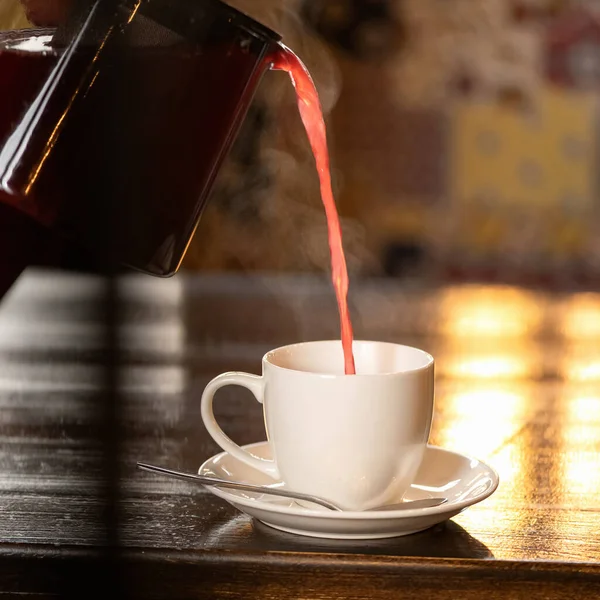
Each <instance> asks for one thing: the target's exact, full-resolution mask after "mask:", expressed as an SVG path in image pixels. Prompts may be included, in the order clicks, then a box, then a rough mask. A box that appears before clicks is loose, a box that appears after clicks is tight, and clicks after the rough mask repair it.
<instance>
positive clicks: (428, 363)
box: [262, 340, 435, 378]
mask: <svg viewBox="0 0 600 600" xmlns="http://www.w3.org/2000/svg"><path fill="white" fill-rule="evenodd" d="M332 343H334V344H335V343H337V344H340V345H341V343H342V342H341V340H310V341H306V342H296V343H294V344H286V345H285V346H279V347H278V348H273V349H272V350H269V351H268V352H266V353H265V355H264V356H263V358H262V363H263V365H269V367H270V368H273V369H276V370H279V371H284V372H286V373H301V374H302V375H304V376H306V377H311V376H312V377H321V378H322V377H325V378H342V377H354V378H356V377H359V378H375V377H398V376H404V375H409V374H411V373H419V372H421V371H426V370H427V369H430V368H432V367H433V366H434V365H435V359H434V358H433V356H432V355H431V354H430V353H429V352H427V351H425V350H423V349H422V348H417V347H416V346H409V345H407V344H398V343H396V342H384V341H377V340H353V345H354V344H378V345H386V346H397V347H401V348H406V349H408V350H412V351H415V352H418V353H419V354H421V355H423V357H424V358H425V364H423V365H422V366H420V367H415V368H412V369H409V368H407V369H403V370H401V371H387V372H383V373H356V374H355V375H347V374H346V373H320V372H316V371H302V370H300V369H292V368H289V367H282V366H281V365H278V364H275V363H274V362H272V361H271V358H272V357H273V355H274V354H275V353H278V352H281V351H283V350H289V349H292V348H295V347H298V346H309V345H317V344H332Z"/></svg>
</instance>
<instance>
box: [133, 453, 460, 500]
mask: <svg viewBox="0 0 600 600" xmlns="http://www.w3.org/2000/svg"><path fill="white" fill-rule="evenodd" d="M137 466H138V467H139V468H140V469H142V470H143V471H150V472H151V473H159V474H160V475H166V476H167V477H174V478H176V479H188V480H190V479H191V480H193V481H196V482H197V483H201V484H202V485H212V486H218V487H224V488H231V489H234V490H240V491H243V492H258V493H259V494H269V495H271V496H281V497H284V498H292V499H293V500H305V501H307V502H313V503H314V504H320V505H321V506H324V507H325V508H329V509H330V510H337V511H343V510H344V509H343V508H340V507H339V506H338V505H337V504H334V503H333V502H330V501H329V500H324V499H323V498H319V497H317V496H311V495H309V494H302V493H300V492H290V491H288V490H280V489H276V488H270V487H266V486H262V485H251V484H249V483H240V482H237V481H228V480H226V479H218V478H217V477H206V476H204V475H196V474H195V473H184V472H183V471H173V470H172V469H165V468H164V467H158V466H156V465H149V464H146V463H141V462H138V463H137ZM445 502H448V498H423V499H422V500H409V501H407V502H399V503H397V504H387V505H385V506H378V507H377V508H369V509H368V510H369V511H376V510H413V509H416V508H432V507H434V506H439V505H440V504H444V503H445Z"/></svg>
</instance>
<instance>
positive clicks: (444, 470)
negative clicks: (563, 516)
mask: <svg viewBox="0 0 600 600" xmlns="http://www.w3.org/2000/svg"><path fill="white" fill-rule="evenodd" d="M244 448H245V449H246V450H249V451H250V452H251V453H252V454H254V455H255V456H259V457H261V458H267V459H270V458H271V449H270V446H269V443H268V442H259V443H257V444H250V445H248V446H244ZM198 473H199V474H200V475H206V476H212V477H219V478H221V479H230V480H232V481H243V482H244V483H251V484H255V485H269V486H271V487H275V488H277V487H281V486H282V484H281V483H279V484H278V483H273V480H272V479H270V478H269V477H268V476H267V475H265V474H263V473H260V472H259V471H257V470H256V469H253V468H252V467H249V466H247V465H245V464H244V463H242V462H240V461H239V460H237V459H235V458H233V457H232V456H230V455H229V454H227V452H223V453H221V454H217V455H216V456H213V458H211V459H209V460H207V461H206V462H205V463H204V464H203V465H202V466H201V467H200V469H199V470H198ZM498 482H499V480H498V475H497V473H496V472H495V471H494V470H493V469H492V468H491V467H489V466H488V465H486V464H485V463H482V462H481V461H478V460H475V459H472V458H469V457H467V456H463V455H462V454H458V453H456V452H450V451H449V450H443V449H442V448H437V447H435V446H428V447H427V450H426V452H425V456H424V458H423V462H422V464H421V467H420V469H419V472H418V473H417V477H416V479H415V483H414V484H413V485H412V486H411V488H410V490H409V491H408V492H407V493H406V495H405V499H406V500H417V499H419V498H432V497H438V496H441V497H445V498H448V502H447V503H445V504H442V505H441V506H436V507H434V508H422V509H414V510H395V511H378V512H354V511H348V512H335V511H330V510H328V509H326V508H321V507H316V508H315V509H314V510H312V509H308V508H304V507H302V506H300V505H299V504H296V502H294V501H293V500H289V499H286V498H277V497H276V496H267V495H265V494H253V493H249V492H239V491H237V490H226V489H219V488H215V487H208V488H207V489H209V490H210V491H211V492H212V493H213V494H215V495H217V496H219V497H220V498H223V499H224V500H227V502H229V503H230V504H232V505H233V506H235V507H236V508H237V509H238V510H240V511H242V512H243V513H246V514H247V515H249V516H251V517H254V518H256V519H258V520H259V521H261V522H262V523H264V524H265V525H269V526H270V527H274V528H275V529H280V530H281V531H286V532H288V533H294V534H296V535H306V536H311V537H319V538H334V539H355V540H360V539H378V538H390V537H397V536H401V535H408V534H411V533H416V532H418V531H423V530H424V529H428V528H429V527H433V526H434V525H437V524H438V523H441V522H442V521H445V520H447V519H450V518H451V517H454V516H455V515H457V514H458V513H460V512H462V511H463V510H464V509H465V508H467V507H469V506H472V505H473V504H476V503H477V502H481V501H482V500H484V499H485V498H487V497H488V496H490V495H491V494H493V493H494V491H495V490H496V488H497V487H498Z"/></svg>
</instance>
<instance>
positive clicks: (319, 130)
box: [271, 46, 356, 375]
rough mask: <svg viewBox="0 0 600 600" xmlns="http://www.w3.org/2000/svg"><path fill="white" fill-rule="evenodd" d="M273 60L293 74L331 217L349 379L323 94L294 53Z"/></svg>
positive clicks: (344, 274)
mask: <svg viewBox="0 0 600 600" xmlns="http://www.w3.org/2000/svg"><path fill="white" fill-rule="evenodd" d="M271 59H272V61H273V68H274V69H278V70H281V71H286V72H287V73H289V76H290V78H291V80H292V83H293V85H294V88H295V90H296V96H297V99H298V109H299V110H300V117H301V118H302V122H303V123H304V128H305V129H306V134H307V136H308V139H309V142H310V145H311V148H312V151H313V154H314V156H315V163H316V167H317V172H318V174H319V182H320V186H321V198H322V199H323V204H324V206H325V214H326V216H327V229H328V232H329V250H330V252H331V278H332V281H333V287H334V289H335V295H336V298H337V304H338V309H339V313H340V325H341V332H342V347H343V349H344V367H345V372H346V374H347V375H354V374H355V373H356V370H355V367H354V355H353V354H352V340H353V333H352V321H351V319H350V312H349V311H348V283H349V282H348V269H347V267H346V257H345V255H344V248H343V245H342V230H341V227H340V219H339V215H338V212H337V208H336V205H335V198H334V197H333V190H332V188H331V172H330V169H329V151H328V149H327V132H326V129H325V121H324V119H323V110H322V109H321V102H320V100H319V94H318V92H317V88H316V87H315V84H314V82H313V80H312V78H311V76H310V73H309V72H308V70H307V69H306V67H305V66H304V64H303V63H302V61H301V60H300V59H299V58H298V57H297V56H296V55H295V54H294V53H293V52H292V51H291V50H289V49H288V48H286V47H285V46H281V48H280V49H279V50H278V51H277V52H276V53H275V54H274V55H273V56H272V57H271Z"/></svg>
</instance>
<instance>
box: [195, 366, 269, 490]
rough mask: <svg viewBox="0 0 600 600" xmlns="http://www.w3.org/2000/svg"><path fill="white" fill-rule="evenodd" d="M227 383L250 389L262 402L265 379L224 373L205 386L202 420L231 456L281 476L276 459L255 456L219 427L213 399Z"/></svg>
mask: <svg viewBox="0 0 600 600" xmlns="http://www.w3.org/2000/svg"><path fill="white" fill-rule="evenodd" d="M226 385H238V386H241V387H245V388H247V389H249V390H250V391H251V392H252V393H253V394H254V396H255V397H256V399H257V400H258V401H259V402H260V403H261V404H262V403H263V394H264V388H265V385H264V380H263V378H262V377H260V376H258V375H250V374H249V373H223V374H222V375H218V376H217V377H215V378H214V379H213V380H212V381H210V382H209V384H208V385H207V386H206V387H205V388H204V392H202V401H201V405H200V412H201V415H202V421H203V422H204V425H205V427H206V429H207V431H208V433H209V434H210V436H211V437H212V439H213V440H215V442H217V444H219V446H221V448H223V450H225V452H227V453H228V454H230V455H231V456H233V457H235V458H237V459H238V460H240V461H241V462H243V463H245V464H247V465H248V466H250V467H253V468H254V469H258V470H259V471H261V472H262V473H265V474H266V475H269V476H270V477H272V478H273V479H278V478H279V471H278V470H277V466H276V464H275V461H273V460H267V459H265V458H260V457H258V456H254V455H253V454H250V452H247V451H246V450H244V449H243V448H240V446H238V445H237V444H236V443H235V442H234V441H233V440H231V438H229V437H228V436H227V435H226V434H225V432H224V431H223V430H222V429H221V428H220V427H219V424H218V423H217V420H216V419H215V414H214V411H213V399H214V396H215V394H216V392H217V390H219V389H220V388H222V387H225V386H226Z"/></svg>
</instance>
